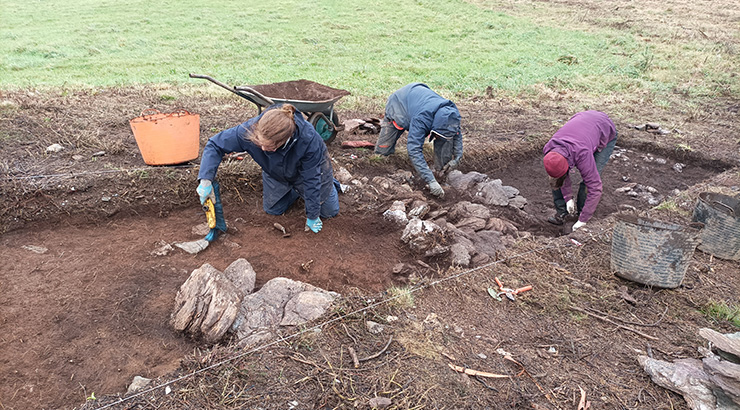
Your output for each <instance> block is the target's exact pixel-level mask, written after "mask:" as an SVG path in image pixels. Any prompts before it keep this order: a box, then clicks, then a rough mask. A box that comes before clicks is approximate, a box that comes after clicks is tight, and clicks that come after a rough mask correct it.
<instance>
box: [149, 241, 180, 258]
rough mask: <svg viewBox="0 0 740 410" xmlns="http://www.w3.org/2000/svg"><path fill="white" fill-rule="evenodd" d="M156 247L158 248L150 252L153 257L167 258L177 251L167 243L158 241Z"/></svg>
mask: <svg viewBox="0 0 740 410" xmlns="http://www.w3.org/2000/svg"><path fill="white" fill-rule="evenodd" d="M155 246H157V248H156V249H154V250H153V251H151V252H150V255H152V256H166V255H168V254H169V253H170V252H172V251H173V250H174V249H175V248H173V247H172V245H170V244H169V243H167V242H165V241H158V242H157V243H156V244H155Z"/></svg>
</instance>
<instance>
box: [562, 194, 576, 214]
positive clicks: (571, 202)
mask: <svg viewBox="0 0 740 410" xmlns="http://www.w3.org/2000/svg"><path fill="white" fill-rule="evenodd" d="M565 208H566V209H568V213H569V214H570V215H575V214H576V201H574V200H573V198H571V199H569V200H568V202H566V203H565Z"/></svg>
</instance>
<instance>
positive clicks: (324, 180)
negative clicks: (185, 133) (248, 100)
mask: <svg viewBox="0 0 740 410" xmlns="http://www.w3.org/2000/svg"><path fill="white" fill-rule="evenodd" d="M276 107H279V105H273V106H270V107H268V108H267V109H266V110H265V111H264V112H263V113H262V114H260V115H259V116H257V117H254V118H252V119H250V120H249V121H247V122H245V123H243V124H240V125H237V126H236V127H233V128H229V129H228V130H225V131H221V132H219V133H218V134H216V135H214V136H213V137H211V138H210V139H209V140H208V143H207V144H206V146H205V148H204V149H203V155H202V158H201V160H200V172H199V173H198V179H209V180H213V179H214V178H215V176H216V171H217V170H218V166H219V165H220V164H221V159H222V158H223V156H224V155H225V154H228V153H230V152H245V151H246V152H247V153H248V154H249V155H250V156H251V157H252V159H254V161H255V162H256V163H257V164H259V166H260V167H262V176H263V182H264V184H263V187H262V188H263V200H264V201H267V202H268V203H269V205H272V204H273V203H275V202H277V201H278V200H280V198H282V197H283V196H284V195H285V194H287V193H288V192H289V191H290V189H296V190H297V191H298V193H299V194H300V195H301V197H303V199H304V201H305V202H306V217H307V218H310V219H315V218H318V217H319V213H320V211H321V203H322V202H323V201H325V200H326V199H327V198H328V197H329V195H330V194H331V193H332V187H333V181H334V177H333V171H332V166H331V159H330V158H329V152H328V151H327V149H326V144H324V140H322V139H321V136H320V135H319V134H318V133H317V132H316V130H315V129H314V127H313V126H312V125H311V124H310V123H309V122H308V121H306V120H305V119H304V118H303V114H301V113H300V112H298V111H296V112H295V115H294V119H295V123H296V130H295V133H293V136H292V137H290V139H289V140H288V142H287V143H286V145H284V146H282V147H280V148H278V149H277V150H276V151H275V152H267V151H262V148H260V147H259V146H258V145H256V144H254V143H253V142H252V141H250V140H249V134H250V130H251V129H252V127H253V126H254V125H255V124H256V123H257V121H258V120H259V119H260V118H261V117H262V115H264V113H265V112H267V111H268V110H271V109H274V108H276Z"/></svg>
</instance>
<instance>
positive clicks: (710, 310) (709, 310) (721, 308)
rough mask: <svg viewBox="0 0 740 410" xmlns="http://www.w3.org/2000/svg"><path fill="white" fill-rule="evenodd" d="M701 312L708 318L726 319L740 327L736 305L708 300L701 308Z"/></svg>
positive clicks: (738, 309)
mask: <svg viewBox="0 0 740 410" xmlns="http://www.w3.org/2000/svg"><path fill="white" fill-rule="evenodd" d="M701 312H702V313H703V314H704V315H705V316H707V317H709V318H710V319H714V320H720V321H728V322H730V323H731V324H732V325H733V326H735V327H738V328H740V307H738V306H737V305H733V304H728V303H727V302H717V301H710V302H709V303H707V304H706V305H705V306H704V307H703V308H702V309H701Z"/></svg>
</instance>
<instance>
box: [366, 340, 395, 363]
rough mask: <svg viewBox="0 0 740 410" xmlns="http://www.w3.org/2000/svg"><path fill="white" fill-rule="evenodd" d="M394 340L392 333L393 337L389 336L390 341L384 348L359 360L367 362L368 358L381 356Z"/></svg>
mask: <svg viewBox="0 0 740 410" xmlns="http://www.w3.org/2000/svg"><path fill="white" fill-rule="evenodd" d="M392 341H393V335H391V337H390V338H388V343H386V344H385V346H384V347H383V348H382V349H380V351H379V352H378V353H375V354H374V355H370V356H368V357H363V358H362V359H359V361H361V362H366V361H368V360H372V359H375V358H376V357H378V356H380V355H381V354H383V352H385V350H386V349H388V346H390V345H391V342H392Z"/></svg>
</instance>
